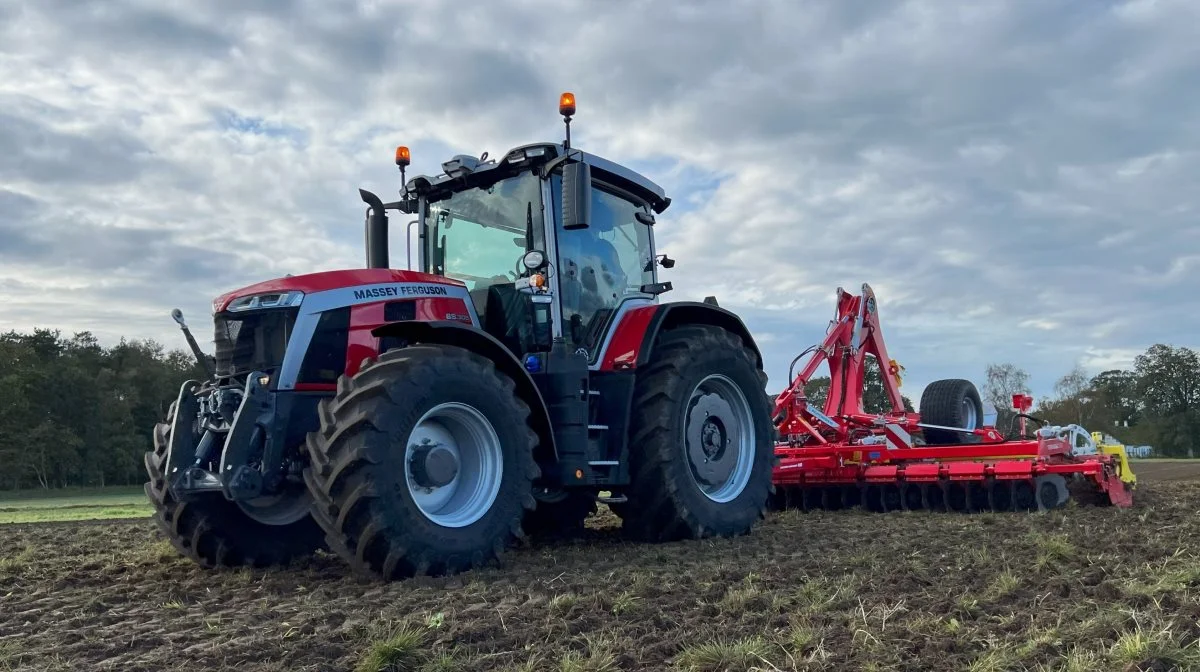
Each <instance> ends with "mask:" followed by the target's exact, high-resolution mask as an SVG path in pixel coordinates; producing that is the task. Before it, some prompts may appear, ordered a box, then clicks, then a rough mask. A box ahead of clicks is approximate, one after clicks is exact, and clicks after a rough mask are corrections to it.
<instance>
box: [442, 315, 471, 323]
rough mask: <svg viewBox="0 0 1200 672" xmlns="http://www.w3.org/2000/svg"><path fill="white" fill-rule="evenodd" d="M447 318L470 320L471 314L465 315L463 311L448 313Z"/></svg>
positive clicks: (461, 320)
mask: <svg viewBox="0 0 1200 672" xmlns="http://www.w3.org/2000/svg"><path fill="white" fill-rule="evenodd" d="M446 319H447V320H458V321H459V322H470V321H471V316H470V315H463V314H462V313H446Z"/></svg>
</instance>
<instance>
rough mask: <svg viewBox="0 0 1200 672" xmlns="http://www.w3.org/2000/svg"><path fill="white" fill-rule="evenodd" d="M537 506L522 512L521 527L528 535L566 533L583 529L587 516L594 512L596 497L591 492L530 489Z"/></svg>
mask: <svg viewBox="0 0 1200 672" xmlns="http://www.w3.org/2000/svg"><path fill="white" fill-rule="evenodd" d="M533 499H534V500H535V501H536V502H537V508H535V509H534V510H532V511H527V512H526V513H525V520H524V522H523V523H522V527H523V528H524V529H525V532H526V534H529V535H530V536H542V537H549V536H559V535H570V534H574V533H577V532H580V531H581V530H583V524H584V523H585V522H586V521H587V519H588V516H591V515H592V514H593V513H595V512H596V508H597V507H596V496H595V494H593V493H591V492H567V491H565V490H550V491H549V492H546V491H544V490H543V489H540V488H534V491H533Z"/></svg>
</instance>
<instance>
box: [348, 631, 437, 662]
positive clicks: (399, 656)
mask: <svg viewBox="0 0 1200 672" xmlns="http://www.w3.org/2000/svg"><path fill="white" fill-rule="evenodd" d="M425 637H426V635H425V631H424V630H422V629H421V628H419V627H417V626H414V625H408V624H405V625H401V626H399V627H397V628H396V629H394V630H392V632H391V633H389V634H388V635H387V636H386V638H384V639H381V640H378V641H375V642H372V643H371V645H370V647H369V648H368V649H367V653H366V655H364V656H363V658H362V660H360V661H359V663H358V667H356V668H354V670H355V672H417V670H420V669H421V668H422V666H423V665H424V664H425V662H426V661H427V656H426V654H425V651H424V650H423V647H424V645H425Z"/></svg>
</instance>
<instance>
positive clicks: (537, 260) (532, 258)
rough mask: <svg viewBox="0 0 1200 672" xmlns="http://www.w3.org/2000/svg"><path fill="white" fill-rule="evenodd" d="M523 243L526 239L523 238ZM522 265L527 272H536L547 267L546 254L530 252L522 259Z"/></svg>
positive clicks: (537, 251)
mask: <svg viewBox="0 0 1200 672" xmlns="http://www.w3.org/2000/svg"><path fill="white" fill-rule="evenodd" d="M521 242H522V243H524V242H525V239H524V238H522V239H521ZM521 264H522V265H523V266H525V270H527V271H536V270H538V269H540V268H541V267H543V266H545V265H546V253H545V252H543V251H541V250H530V251H528V252H526V253H525V256H523V257H521Z"/></svg>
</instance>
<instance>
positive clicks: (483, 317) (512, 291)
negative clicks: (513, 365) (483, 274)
mask: <svg viewBox="0 0 1200 672" xmlns="http://www.w3.org/2000/svg"><path fill="white" fill-rule="evenodd" d="M478 291H480V290H475V292H478ZM485 291H486V293H487V298H486V300H485V301H484V302H483V309H482V310H479V309H478V308H476V312H478V314H479V321H480V324H481V326H482V327H483V330H484V331H486V332H487V333H489V334H491V335H492V336H495V337H496V338H497V339H498V340H499V341H500V342H501V343H503V344H504V345H505V347H507V348H508V349H509V351H511V352H512V353H513V354H514V355H516V356H520V355H522V354H524V352H525V349H526V347H525V346H526V344H528V343H529V342H530V339H531V338H532V337H533V307H532V305H531V304H530V301H529V297H527V296H524V295H522V294H521V292H519V291H518V290H517V287H516V283H515V282H513V281H512V280H511V279H510V278H506V277H504V276H502V275H498V276H496V277H495V278H493V284H492V285H490V286H489V287H488V288H487V289H486V290H485ZM472 294H474V292H472Z"/></svg>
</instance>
